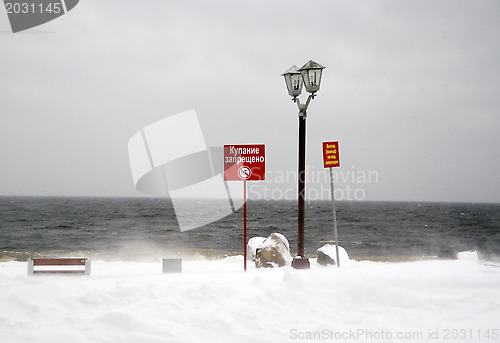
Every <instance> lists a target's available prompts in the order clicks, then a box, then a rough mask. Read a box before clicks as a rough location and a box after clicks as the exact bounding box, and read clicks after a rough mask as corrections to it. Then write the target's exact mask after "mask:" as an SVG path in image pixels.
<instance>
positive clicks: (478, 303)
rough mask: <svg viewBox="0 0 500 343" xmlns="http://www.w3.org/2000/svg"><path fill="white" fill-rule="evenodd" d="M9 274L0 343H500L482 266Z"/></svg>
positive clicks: (487, 272)
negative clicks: (84, 274)
mask: <svg viewBox="0 0 500 343" xmlns="http://www.w3.org/2000/svg"><path fill="white" fill-rule="evenodd" d="M182 269H183V271H182V273H178V274H164V273H163V272H162V264H161V261H158V262H154V263H134V262H105V261H92V274H91V275H90V276H65V275H43V276H38V275H37V276H28V275H27V263H26V262H15V261H10V262H2V263H0V290H1V293H0V309H1V311H0V341H1V342H9V343H10V342H71V343H77V342H313V341H321V342H500V319H499V318H500V267H498V266H495V265H491V264H484V263H483V264H480V263H477V261H474V259H473V258H472V259H468V258H464V259H461V260H446V261H444V260H433V261H419V262H404V263H386V262H362V261H361V262H357V261H351V263H350V264H348V265H345V266H343V267H342V268H337V267H335V266H330V267H322V266H319V265H317V264H316V262H315V261H313V262H312V268H311V269H310V270H293V269H291V268H290V267H283V268H278V269H255V268H254V267H253V266H252V264H251V263H249V269H248V271H247V272H246V273H244V272H243V257H242V256H234V257H228V258H225V259H223V260H217V261H204V260H187V261H183V266H182Z"/></svg>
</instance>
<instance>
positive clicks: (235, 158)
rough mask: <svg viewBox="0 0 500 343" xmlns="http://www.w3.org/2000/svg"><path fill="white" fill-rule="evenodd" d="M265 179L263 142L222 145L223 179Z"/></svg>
mask: <svg viewBox="0 0 500 343" xmlns="http://www.w3.org/2000/svg"><path fill="white" fill-rule="evenodd" d="M265 179H266V146H265V145H264V144H244V145H224V180H226V181H262V180H265Z"/></svg>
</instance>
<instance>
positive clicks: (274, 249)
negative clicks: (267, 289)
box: [255, 233, 292, 268]
mask: <svg viewBox="0 0 500 343" xmlns="http://www.w3.org/2000/svg"><path fill="white" fill-rule="evenodd" d="M291 262H292V255H290V245H289V244H288V240H287V239H286V237H285V236H283V235H282V234H280V233H272V234H271V235H270V236H269V237H268V238H266V240H265V241H264V242H262V243H261V244H260V245H259V246H258V248H257V249H256V251H255V266H256V267H257V268H274V267H283V266H289V265H290V264H291Z"/></svg>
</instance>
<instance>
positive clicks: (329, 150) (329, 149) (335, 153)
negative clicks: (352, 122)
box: [323, 142, 340, 267]
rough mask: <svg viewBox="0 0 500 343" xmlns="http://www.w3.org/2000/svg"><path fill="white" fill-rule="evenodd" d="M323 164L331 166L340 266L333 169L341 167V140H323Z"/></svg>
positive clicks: (337, 254)
mask: <svg viewBox="0 0 500 343" xmlns="http://www.w3.org/2000/svg"><path fill="white" fill-rule="evenodd" d="M323 164H324V167H325V168H330V183H331V189H332V210H333V239H334V240H335V253H336V257H337V261H336V262H337V267H340V259H339V237H338V234H337V213H336V212H337V211H335V196H334V190H335V186H334V183H333V169H332V168H334V167H340V158H339V142H323Z"/></svg>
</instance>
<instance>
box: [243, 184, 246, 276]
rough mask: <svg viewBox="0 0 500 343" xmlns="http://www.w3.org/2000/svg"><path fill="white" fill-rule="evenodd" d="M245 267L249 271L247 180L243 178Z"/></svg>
mask: <svg viewBox="0 0 500 343" xmlns="http://www.w3.org/2000/svg"><path fill="white" fill-rule="evenodd" d="M243 269H244V270H245V271H247V180H243Z"/></svg>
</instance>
